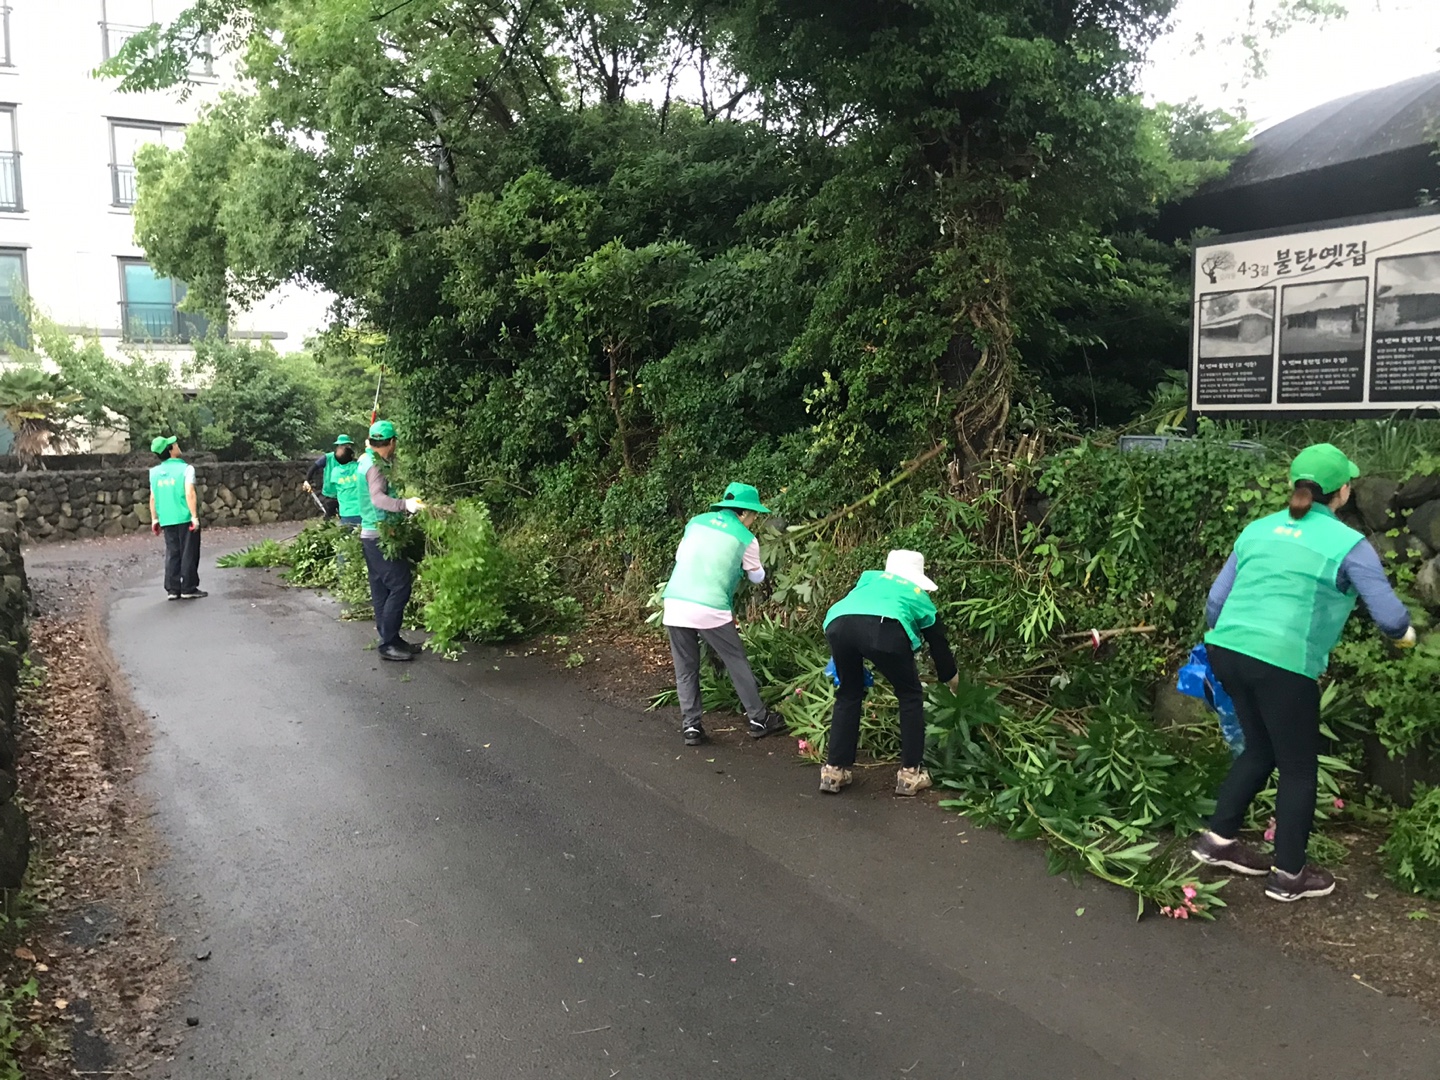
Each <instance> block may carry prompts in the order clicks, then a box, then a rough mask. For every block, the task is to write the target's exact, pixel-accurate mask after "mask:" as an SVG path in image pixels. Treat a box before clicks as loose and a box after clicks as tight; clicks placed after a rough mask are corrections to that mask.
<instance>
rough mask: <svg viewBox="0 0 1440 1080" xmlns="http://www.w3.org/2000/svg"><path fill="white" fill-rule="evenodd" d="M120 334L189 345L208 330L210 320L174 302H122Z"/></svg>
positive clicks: (125, 337) (140, 340) (142, 339)
mask: <svg viewBox="0 0 1440 1080" xmlns="http://www.w3.org/2000/svg"><path fill="white" fill-rule="evenodd" d="M120 318H121V323H120V326H121V334H122V336H123V337H124V339H125V340H126V341H134V342H147V341H148V342H164V343H168V344H181V345H188V344H189V343H190V342H192V341H194V340H195V339H197V338H203V337H205V336H206V335H207V334H209V333H210V320H209V319H207V318H205V316H203V315H196V314H195V313H193V312H189V311H180V310H178V309H177V308H176V307H175V305H174V304H138V303H129V302H126V301H121V303H120Z"/></svg>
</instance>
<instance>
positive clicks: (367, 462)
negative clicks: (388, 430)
mask: <svg viewBox="0 0 1440 1080" xmlns="http://www.w3.org/2000/svg"><path fill="white" fill-rule="evenodd" d="M371 469H379V470H380V471H381V472H383V473H385V474H386V476H385V494H387V495H389V496H390V497H391V498H392V499H393V498H394V497H395V488H394V487H393V486H392V485H391V483H390V476H389V472H390V470H389V468H388V467H387V466H386V465H385V463H384V460H383V459H378V458H376V457H374V456H372V455H371V453H370V451H368V450H367V451H365V453H363V454H361V455H360V460H359V461H357V462H356V463H355V494H356V496H357V498H356V503H357V506H356V511H357V513H358V514H359V515H360V528H361V529H378V528H379V527H380V522H382V521H384V520H385V519H386V518H388V517H389V516H390V515H389V514H388V513H386V512H385V511H384V510H377V509H376V508H375V504H374V503H373V502H371V501H370V481H369V479H368V478H367V474H368V473H369V472H370V470H371ZM346 516H347V517H354V516H355V515H353V514H347V515H346Z"/></svg>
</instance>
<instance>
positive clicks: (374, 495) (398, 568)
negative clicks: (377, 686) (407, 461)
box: [355, 420, 425, 660]
mask: <svg viewBox="0 0 1440 1080" xmlns="http://www.w3.org/2000/svg"><path fill="white" fill-rule="evenodd" d="M368 445H369V449H368V450H366V451H365V453H363V454H361V455H360V461H359V462H358V464H357V465H356V469H355V472H356V476H357V477H358V479H359V483H358V484H356V488H357V490H358V492H359V497H360V546H361V548H363V549H364V551H365V569H366V570H367V571H368V573H369V576H370V603H371V605H372V606H373V607H374V608H375V629H376V630H377V631H378V632H379V634H380V656H381V658H382V659H385V660H413V659H414V658H415V654H416V653H417V652H419V646H417V645H412V644H411V643H410V642H408V641H406V640H405V639H404V638H402V637H401V636H400V625H401V622H402V620H403V619H404V617H405V605H406V604H408V603H409V602H410V587H411V567H410V564H409V562H407V561H406V560H404V559H387V558H386V557H385V553H384V552H383V551H381V550H380V523H381V522H382V521H384V520H385V519H386V518H387V517H390V516H392V515H395V514H413V513H415V512H416V511H417V510H419V509H421V508H422V507H423V506H424V505H425V504H424V503H422V502H421V501H420V500H419V499H401V498H397V497H396V495H395V489H394V488H393V487H392V486H391V484H390V469H391V466H392V463H393V462H394V460H395V425H394V424H392V423H391V422H390V421H389V420H377V421H376V422H375V423H373V424H371V425H370V438H369V440H368Z"/></svg>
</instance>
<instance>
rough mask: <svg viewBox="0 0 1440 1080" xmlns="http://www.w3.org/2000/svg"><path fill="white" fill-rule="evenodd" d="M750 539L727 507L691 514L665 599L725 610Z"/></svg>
mask: <svg viewBox="0 0 1440 1080" xmlns="http://www.w3.org/2000/svg"><path fill="white" fill-rule="evenodd" d="M754 539H755V534H754V533H752V532H751V531H750V530H749V529H747V528H746V527H745V526H744V525H743V524H742V523H741V521H740V518H739V517H738V516H736V515H735V514H733V513H731V512H730V511H729V510H712V511H710V512H709V513H705V514H700V515H699V516H698V517H693V518H691V519H690V521H689V523H688V524H687V525H686V526H685V535H684V537H682V538H681V540H680V547H679V548H678V549H677V550H676V552H675V570H674V572H673V573H671V575H670V581H669V583H668V584H666V586H665V599H666V600H688V601H689V602H690V603H692V604H699V605H700V606H701V607H707V608H714V609H715V610H716V611H729V610H730V607H731V605H732V603H733V602H734V597H735V588H736V586H738V585H739V584H740V578H741V577H742V576H743V573H744V571H743V568H742V562H743V560H744V558H745V549H746V548H747V547H749V546H750V543H751V541H753V540H754Z"/></svg>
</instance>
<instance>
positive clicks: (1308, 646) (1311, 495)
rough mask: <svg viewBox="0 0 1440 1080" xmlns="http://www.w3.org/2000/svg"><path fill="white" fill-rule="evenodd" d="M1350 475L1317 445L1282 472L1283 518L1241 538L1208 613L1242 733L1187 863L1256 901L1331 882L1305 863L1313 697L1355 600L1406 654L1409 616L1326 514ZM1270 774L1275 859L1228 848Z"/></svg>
mask: <svg viewBox="0 0 1440 1080" xmlns="http://www.w3.org/2000/svg"><path fill="white" fill-rule="evenodd" d="M1359 475H1360V470H1359V468H1357V467H1356V465H1355V463H1354V462H1352V461H1351V460H1350V459H1349V458H1348V457H1346V456H1345V454H1344V453H1343V452H1342V451H1341V450H1339V449H1338V448H1336V447H1334V446H1331V445H1330V444H1329V443H1320V444H1319V445H1316V446H1311V447H1307V448H1306V449H1304V450H1302V451H1301V452H1300V453H1299V454H1298V455H1297V456H1296V458H1295V460H1294V461H1293V462H1292V463H1291V465H1290V483H1291V484H1292V485H1293V488H1294V490H1293V491H1292V492H1291V493H1290V506H1289V508H1288V509H1285V510H1282V511H1280V512H1279V513H1278V514H1271V515H1270V516H1269V517H1263V518H1261V519H1260V520H1259V521H1256V522H1254V523H1252V524H1251V525H1249V526H1247V527H1246V529H1245V531H1244V532H1242V533H1241V534H1240V538H1239V539H1238V540H1236V541H1235V550H1234V551H1233V552H1232V553H1231V555H1230V558H1229V560H1228V561H1227V562H1226V563H1225V568H1224V569H1223V570H1221V571H1220V576H1219V578H1217V579H1216V581H1215V584H1214V585H1213V586H1212V587H1211V589H1210V599H1209V602H1208V603H1207V604H1206V606H1205V617H1206V621H1207V622H1208V624H1209V626H1210V632H1209V633H1208V634H1206V635H1205V648H1206V651H1207V652H1208V653H1209V656H1210V666H1211V667H1212V668H1213V669H1214V671H1215V675H1216V677H1217V678H1218V679H1219V680H1220V684H1221V685H1222V686H1223V687H1224V688H1225V692H1226V693H1227V694H1229V695H1230V697H1231V698H1232V699H1234V702H1235V713H1236V715H1237V716H1238V717H1239V720H1240V727H1241V729H1242V730H1243V731H1244V733H1245V751H1244V753H1242V754H1241V755H1240V756H1239V757H1238V758H1236V759H1235V762H1234V764H1233V765H1231V766H1230V773H1229V775H1228V776H1226V778H1225V782H1224V783H1223V784H1222V785H1221V787H1220V794H1219V796H1218V798H1217V800H1216V806H1215V815H1214V817H1212V818H1211V819H1210V828H1209V830H1208V831H1206V832H1203V833H1201V834H1200V835H1199V836H1198V837H1196V839H1195V844H1194V847H1193V854H1194V856H1195V858H1197V859H1199V860H1200V861H1201V862H1203V863H1209V864H1210V865H1212V866H1223V867H1226V868H1227V869H1230V870H1234V871H1235V872H1236V873H1240V874H1251V875H1254V876H1256V877H1259V876H1261V875H1267V880H1266V883H1265V895H1266V896H1268V897H1270V899H1272V900H1280V901H1286V902H1289V901H1294V900H1304V899H1306V898H1307V897H1316V896H1328V895H1329V894H1330V893H1331V892H1333V891H1334V889H1335V878H1334V877H1333V876H1332V875H1331V874H1330V873H1329V872H1328V871H1326V870H1322V869H1321V868H1319V867H1316V866H1310V865H1307V864H1306V862H1305V848H1306V845H1307V843H1308V842H1309V839H1310V827H1311V825H1312V824H1313V821H1314V816H1315V796H1316V789H1317V782H1318V764H1319V763H1318V758H1319V754H1320V687H1319V684H1318V683H1317V682H1316V680H1317V679H1318V678H1319V676H1320V675H1321V673H1323V672H1324V671H1325V668H1326V665H1327V664H1328V663H1329V660H1330V650H1331V649H1333V648H1334V647H1335V645H1336V643H1337V642H1338V641H1339V640H1340V634H1341V632H1342V631H1343V630H1344V629H1345V622H1346V620H1347V619H1349V617H1350V612H1351V611H1352V610H1354V607H1355V601H1356V599H1357V598H1359V599H1362V600H1364V601H1365V609H1366V610H1367V611H1368V612H1369V613H1370V618H1371V619H1372V620H1374V622H1375V625H1376V626H1377V627H1378V628H1379V630H1380V632H1381V633H1382V634H1384V635H1385V636H1386V637H1388V638H1390V639H1391V640H1392V641H1394V642H1395V643H1396V644H1397V645H1399V646H1401V647H1409V646H1411V645H1413V644H1414V643H1415V630H1414V628H1413V627H1412V626H1411V625H1410V613H1409V612H1408V611H1406V610H1405V605H1404V604H1402V603H1401V602H1400V600H1399V598H1398V597H1397V596H1396V595H1395V592H1394V590H1393V589H1391V588H1390V582H1389V581H1387V580H1386V578H1385V571H1384V569H1383V568H1382V567H1381V565H1380V559H1379V557H1378V556H1377V555H1376V554H1375V549H1374V548H1372V547H1371V546H1370V545H1369V544H1368V543H1366V542H1365V537H1364V536H1363V535H1361V534H1360V533H1359V532H1357V531H1356V530H1354V529H1352V528H1350V527H1349V526H1348V525H1346V524H1344V523H1343V522H1341V521H1340V519H1339V518H1337V517H1336V516H1335V511H1336V510H1339V509H1340V508H1341V507H1342V506H1344V505H1345V503H1346V501H1347V500H1348V499H1349V498H1350V481H1351V480H1353V479H1355V477H1357V476H1359ZM1277 766H1278V767H1279V770H1280V781H1279V790H1278V794H1277V797H1276V800H1275V853H1274V856H1273V857H1267V856H1265V855H1262V854H1261V853H1260V852H1258V851H1256V850H1254V849H1253V848H1251V847H1249V846H1248V845H1246V844H1245V843H1243V842H1242V841H1240V840H1238V839H1236V836H1237V834H1238V833H1239V831H1240V826H1241V825H1242V824H1243V823H1244V821H1245V812H1246V810H1247V809H1248V808H1249V806H1250V801H1251V800H1252V799H1254V798H1255V796H1256V794H1257V793H1258V792H1259V791H1260V790H1261V789H1262V788H1264V787H1265V785H1266V783H1268V781H1269V779H1270V773H1271V772H1272V771H1273V770H1274V769H1275V768H1276V767H1277Z"/></svg>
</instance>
